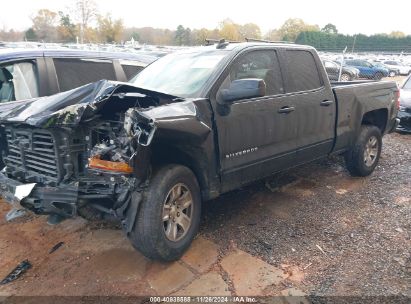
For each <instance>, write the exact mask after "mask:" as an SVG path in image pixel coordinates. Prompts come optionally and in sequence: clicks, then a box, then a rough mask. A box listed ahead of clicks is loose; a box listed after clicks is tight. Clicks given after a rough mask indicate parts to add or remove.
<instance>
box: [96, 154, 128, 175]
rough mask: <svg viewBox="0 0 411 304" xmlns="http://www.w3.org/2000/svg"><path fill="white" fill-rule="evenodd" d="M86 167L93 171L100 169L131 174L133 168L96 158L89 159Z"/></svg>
mask: <svg viewBox="0 0 411 304" xmlns="http://www.w3.org/2000/svg"><path fill="white" fill-rule="evenodd" d="M88 166H89V167H90V168H94V169H102V170H107V171H115V172H122V173H133V168H131V167H130V166H129V165H128V164H126V163H122V162H112V161H108V160H102V159H100V158H98V157H92V158H89V161H88Z"/></svg>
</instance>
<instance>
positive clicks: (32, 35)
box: [24, 27, 37, 41]
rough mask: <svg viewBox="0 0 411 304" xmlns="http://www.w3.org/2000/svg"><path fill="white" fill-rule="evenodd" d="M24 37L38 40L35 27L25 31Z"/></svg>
mask: <svg viewBox="0 0 411 304" xmlns="http://www.w3.org/2000/svg"><path fill="white" fill-rule="evenodd" d="M24 38H25V40H27V41H36V40H37V35H36V32H35V31H34V30H33V28H32V27H31V28H29V29H28V30H27V31H26V32H25V33H24Z"/></svg>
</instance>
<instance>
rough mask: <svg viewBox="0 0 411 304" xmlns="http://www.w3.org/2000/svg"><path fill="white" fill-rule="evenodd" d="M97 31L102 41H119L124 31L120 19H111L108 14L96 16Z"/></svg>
mask: <svg viewBox="0 0 411 304" xmlns="http://www.w3.org/2000/svg"><path fill="white" fill-rule="evenodd" d="M97 31H98V34H99V37H100V40H101V41H103V42H110V43H111V42H120V41H121V37H122V34H123V31H124V25H123V20H122V19H116V20H113V19H112V18H111V15H110V14H107V15H106V16H105V17H103V16H98V17H97Z"/></svg>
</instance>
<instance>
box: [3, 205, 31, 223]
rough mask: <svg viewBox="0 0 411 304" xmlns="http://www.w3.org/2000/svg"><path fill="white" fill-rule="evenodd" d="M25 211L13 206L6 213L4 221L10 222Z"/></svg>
mask: <svg viewBox="0 0 411 304" xmlns="http://www.w3.org/2000/svg"><path fill="white" fill-rule="evenodd" d="M26 214H27V212H26V210H24V209H17V208H13V209H11V210H10V211H9V212H7V214H6V221H7V222H11V221H12V220H15V219H16V218H19V217H22V216H24V215H26Z"/></svg>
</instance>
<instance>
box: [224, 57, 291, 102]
mask: <svg viewBox="0 0 411 304" xmlns="http://www.w3.org/2000/svg"><path fill="white" fill-rule="evenodd" d="M247 78H258V79H262V80H264V82H265V84H266V95H268V96H270V95H277V94H282V93H284V86H283V80H282V76H281V70H280V65H279V62H278V58H277V54H276V52H275V51H274V50H267V51H265V50H261V51H251V52H249V53H246V54H245V55H243V56H241V57H240V58H238V59H236V60H235V62H234V63H233V65H232V66H231V68H230V71H229V73H228V75H227V76H226V78H225V79H224V81H223V83H222V85H221V86H220V88H219V90H218V92H217V98H219V97H218V96H220V93H221V91H222V90H224V89H228V88H229V87H230V84H231V82H233V81H234V80H238V79H247Z"/></svg>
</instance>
